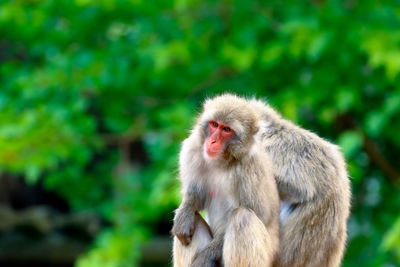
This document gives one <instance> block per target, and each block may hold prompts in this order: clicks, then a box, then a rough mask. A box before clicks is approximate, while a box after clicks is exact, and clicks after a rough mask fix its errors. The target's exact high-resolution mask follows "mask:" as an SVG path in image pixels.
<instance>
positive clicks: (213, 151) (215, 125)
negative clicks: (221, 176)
mask: <svg viewBox="0 0 400 267" xmlns="http://www.w3.org/2000/svg"><path fill="white" fill-rule="evenodd" d="M208 130H209V133H210V134H209V136H208V137H207V140H206V153H207V155H208V156H210V157H212V158H213V157H216V156H218V155H220V154H221V153H222V149H223V147H224V144H225V142H226V141H228V140H229V139H231V138H232V135H233V134H234V131H233V130H232V129H231V128H230V127H229V126H227V125H225V124H223V123H222V122H220V121H209V122H208Z"/></svg>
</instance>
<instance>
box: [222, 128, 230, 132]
mask: <svg viewBox="0 0 400 267" xmlns="http://www.w3.org/2000/svg"><path fill="white" fill-rule="evenodd" d="M223 130H224V131H225V132H227V133H229V132H230V131H231V128H229V127H224V128H223Z"/></svg>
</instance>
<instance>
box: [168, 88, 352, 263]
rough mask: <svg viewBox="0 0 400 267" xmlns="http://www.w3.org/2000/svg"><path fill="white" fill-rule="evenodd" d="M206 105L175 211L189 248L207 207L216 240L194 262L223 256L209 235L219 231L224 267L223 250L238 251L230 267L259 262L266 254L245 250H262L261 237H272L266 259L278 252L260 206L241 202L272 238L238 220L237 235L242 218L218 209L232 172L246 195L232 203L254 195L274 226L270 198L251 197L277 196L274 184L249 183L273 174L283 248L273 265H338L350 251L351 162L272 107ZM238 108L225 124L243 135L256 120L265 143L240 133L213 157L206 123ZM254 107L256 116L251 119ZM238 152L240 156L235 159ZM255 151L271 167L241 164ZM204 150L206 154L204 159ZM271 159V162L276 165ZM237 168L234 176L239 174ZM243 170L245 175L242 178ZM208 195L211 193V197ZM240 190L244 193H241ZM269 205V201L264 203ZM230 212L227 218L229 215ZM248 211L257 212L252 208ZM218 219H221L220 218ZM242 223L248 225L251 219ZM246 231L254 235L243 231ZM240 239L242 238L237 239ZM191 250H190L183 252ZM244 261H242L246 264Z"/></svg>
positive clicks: (187, 146) (185, 156)
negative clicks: (196, 222) (261, 172)
mask: <svg viewBox="0 0 400 267" xmlns="http://www.w3.org/2000/svg"><path fill="white" fill-rule="evenodd" d="M212 103H223V104H219V106H216V105H209V107H208V104H212ZM205 106H206V108H205V113H204V114H203V115H202V116H201V117H200V119H199V122H198V124H197V125H196V127H195V128H194V130H193V132H192V135H191V136H190V137H189V138H188V139H187V140H186V141H185V143H184V146H183V149H182V154H181V162H180V164H181V176H182V183H183V190H182V192H183V202H182V205H181V206H180V208H179V209H178V211H177V214H176V219H175V226H174V231H173V232H174V233H175V235H176V236H177V237H178V238H179V240H181V241H182V243H183V244H184V245H187V244H188V243H190V241H191V240H192V237H193V241H192V242H194V241H195V239H197V237H196V234H195V236H193V233H195V232H196V231H197V230H196V228H195V225H194V223H193V221H194V218H195V217H194V215H193V213H194V212H193V211H196V210H201V209H203V208H206V209H208V210H209V213H210V224H211V226H212V227H211V233H210V235H209V236H208V237H209V240H211V241H210V242H209V243H208V245H207V246H206V248H207V249H209V248H213V249H214V250H213V251H215V252H214V253H215V254H213V253H211V252H210V250H207V249H206V250H205V251H206V253H203V252H201V250H200V252H197V254H196V255H197V258H196V256H195V262H197V261H196V260H197V259H199V258H202V255H212V256H213V259H217V258H218V256H220V246H221V242H220V241H216V242H215V243H214V239H212V236H211V235H212V234H214V232H215V233H216V236H217V237H218V235H220V234H221V229H222V228H223V229H224V231H225V235H224V237H225V238H224V240H225V242H223V253H224V254H223V260H224V261H225V263H227V261H226V259H227V258H228V257H227V256H226V254H225V250H228V251H229V250H230V251H235V253H234V254H231V255H234V256H235V260H234V261H230V262H229V264H225V266H243V265H245V266H253V265H252V260H253V259H256V261H257V259H258V257H261V255H260V254H259V255H257V256H255V257H249V256H248V254H246V253H248V250H246V247H247V246H248V245H247V244H254V243H256V244H257V245H259V247H262V246H263V245H261V244H263V241H260V240H261V238H263V237H265V236H267V238H266V239H264V240H267V244H268V245H269V247H268V249H264V251H265V254H268V253H269V254H270V255H273V254H274V252H275V251H276V247H273V244H275V245H276V244H278V242H277V241H274V240H275V238H272V239H271V237H270V236H271V233H275V232H274V230H275V227H276V226H274V225H273V224H267V223H266V220H265V219H263V218H265V216H263V215H262V214H263V213H262V212H260V211H258V210H257V208H252V207H251V206H249V205H247V206H246V205H244V206H245V207H246V208H247V209H248V210H251V209H253V211H254V212H255V215H253V216H251V218H252V219H254V220H253V222H254V221H257V219H258V218H259V219H261V221H262V222H263V223H264V225H265V226H266V228H265V229H266V231H265V232H267V233H264V231H258V232H256V231H254V232H251V231H253V230H255V228H256V227H251V226H249V227H247V226H246V227H243V226H244V225H247V224H243V223H242V224H240V223H239V225H241V226H242V227H240V231H236V232H235V231H233V232H231V231H232V228H234V227H235V225H237V224H235V223H237V220H240V218H241V217H239V216H237V217H235V214H237V213H235V212H228V209H227V208H226V207H227V206H228V205H227V204H225V205H222V204H218V205H216V200H217V199H216V198H213V197H211V195H212V192H217V191H216V190H214V189H213V188H218V190H219V191H222V193H223V194H224V196H226V195H229V194H230V193H229V194H227V193H226V192H227V191H226V189H225V188H232V187H229V186H232V184H230V183H229V182H227V179H226V178H227V177H235V175H232V173H235V174H236V173H237V176H238V177H240V178H242V179H239V181H240V182H241V183H243V182H245V183H244V184H242V186H241V187H238V188H240V190H241V191H239V199H237V198H236V199H231V200H230V201H228V203H237V201H239V205H237V206H243V204H242V203H243V202H242V200H241V199H242V196H246V197H247V198H248V197H249V196H251V199H253V201H254V203H253V202H252V204H251V205H253V206H254V205H255V206H256V207H258V209H260V208H261V207H263V208H264V209H266V210H267V211H268V212H270V213H271V214H269V216H270V217H269V218H270V221H274V216H273V215H274V214H275V213H274V210H275V208H274V202H273V201H271V199H270V200H265V199H262V198H260V197H258V198H257V199H256V200H254V197H253V196H254V195H263V194H267V195H269V196H270V197H273V194H272V193H273V185H269V186H260V185H255V183H254V182H253V183H249V180H251V181H253V179H248V178H250V177H253V176H254V177H256V178H257V179H255V180H256V181H257V183H261V182H259V181H258V178H261V177H264V178H265V179H266V180H268V181H269V178H270V176H269V172H271V170H273V172H274V177H275V180H276V184H277V187H278V191H279V197H280V201H281V206H280V228H279V249H278V251H277V255H276V257H275V259H274V262H273V266H274V267H286V266H291V267H292V266H293V267H296V266H299V267H300V266H307V267H308V266H311V267H312V266H321V267H324V266H329V267H336V266H339V265H340V262H341V260H342V257H343V252H344V248H345V242H346V236H347V235H346V229H347V219H348V216H349V210H350V196H351V193H350V182H349V179H348V177H347V172H346V165H345V162H344V159H343V156H342V154H341V153H340V151H339V148H338V147H337V146H335V145H333V144H331V143H329V142H327V141H325V140H323V139H321V138H320V137H318V136H317V135H316V134H314V133H311V132H309V131H307V130H304V129H302V128H300V127H298V126H296V125H294V124H293V123H292V122H290V121H288V120H285V119H283V118H282V117H281V116H280V115H279V114H278V113H277V112H276V111H275V110H273V109H272V108H271V107H270V106H268V105H267V104H266V103H264V102H262V101H260V100H255V99H252V100H245V99H243V98H239V97H237V96H233V95H223V96H219V97H216V98H215V99H214V100H212V101H208V102H206V105H205ZM218 107H220V109H218ZM215 110H219V113H215ZM236 110H239V112H238V114H240V115H239V116H238V117H236V120H234V121H229V122H228V121H226V124H227V125H229V127H231V128H230V129H233V130H234V132H235V133H241V132H243V130H244V129H247V127H248V126H247V125H249V124H248V123H249V121H250V120H254V121H256V122H257V123H258V125H257V126H258V127H259V129H258V132H257V135H256V136H257V137H259V135H261V140H260V139H259V138H256V139H255V140H256V141H248V140H249V139H248V137H245V138H243V136H244V135H238V137H236V135H233V136H232V137H231V138H230V139H228V141H226V142H225V143H224V146H223V147H222V151H223V152H221V153H222V155H223V156H220V157H216V158H214V157H212V156H213V149H212V148H211V149H208V150H207V145H206V144H207V141H208V140H212V138H211V139H210V137H211V136H212V131H211V132H210V129H211V128H210V127H209V126H206V124H207V123H213V122H214V121H215V122H216V123H217V124H218V121H219V118H220V117H219V116H220V115H218V116H216V117H213V115H214V114H225V116H229V115H230V114H236V112H237V111H236ZM254 110H255V113H256V115H254ZM223 118H225V117H223ZM252 118H256V119H252ZM224 122H225V121H224ZM252 123H253V122H251V123H250V125H251V124H252ZM257 123H256V124H257ZM223 125H225V124H223ZM224 127H225V126H224ZM235 130H236V131H235ZM254 131H256V130H254ZM250 132H251V131H250ZM246 136H250V140H251V137H252V135H251V134H249V135H246ZM253 138H254V136H253ZM238 139H239V140H238ZM235 141H236V142H235ZM208 142H212V141H208ZM203 143H205V145H203ZM232 145H234V146H232ZM242 146H246V147H249V146H250V147H252V149H248V148H247V149H244V148H243V147H242ZM260 147H262V148H263V150H264V151H266V152H267V154H268V156H269V157H264V155H263V153H262V151H260ZM256 148H257V149H256ZM237 152H239V155H241V157H237V155H236V153H237ZM254 152H257V153H258V155H262V156H261V157H259V156H257V157H255V160H256V161H257V162H259V161H264V160H265V163H262V164H265V166H267V167H265V168H264V169H263V168H262V167H260V166H258V165H256V166H254V164H248V163H247V161H242V160H240V158H243V157H244V158H246V157H253V158H254ZM200 153H203V155H204V157H203V158H202V157H201V156H200ZM221 153H220V154H221ZM252 155H253V156H252ZM236 158H238V159H239V164H237V167H236V168H232V167H230V166H231V165H230V164H231V163H230V162H231V161H230V160H228V159H233V160H235V159H236ZM263 158H265V159H263ZM269 159H271V161H272V166H271V165H270V164H271V163H270V161H269ZM257 164H258V163H257ZM212 166H216V167H212ZM224 166H226V168H227V169H225V171H224V170H223V167H224ZM234 169H235V170H237V171H236V172H234ZM257 170H265V172H267V174H266V175H256V174H254V171H257ZM240 172H242V173H243V174H242V175H240V174H239V173H240ZM245 178H246V179H245ZM229 181H233V179H229ZM216 185H217V186H216ZM247 185H248V186H247ZM210 186H211V187H210ZM233 188H234V189H235V188H236V187H235V186H234V187H233ZM208 191H210V196H208V195H207V192H208ZM240 192H243V195H242V193H240ZM215 194H216V193H214V195H215ZM219 194H221V193H219ZM236 196H237V195H236ZM226 199H228V198H226ZM272 200H274V199H272ZM267 201H268V204H265V203H266V202H267ZM260 205H261V207H260ZM221 206H222V207H225V209H223V208H220V207H221ZM235 207H236V206H235ZM229 210H230V211H231V210H233V209H232V208H231V209H229ZM242 211H243V210H242ZM264 213H265V211H264ZM227 214H230V216H228V215H227ZM249 214H252V213H251V211H250V212H249V213H248V215H249ZM185 217H187V218H185ZM217 218H223V220H220V219H217ZM245 221H246V222H250V221H251V220H245ZM255 224H256V223H254V224H253V225H255ZM221 227H222V228H221ZM263 230H264V229H263ZM244 231H249V232H251V233H250V234H249V233H244ZM222 232H223V231H222ZM237 235H240V236H239V237H238V236H237ZM216 240H218V239H216ZM228 241H229V242H228ZM274 242H275V243H274ZM177 244H178V245H177ZM214 244H215V246H214ZM175 245H176V246H175V251H174V252H177V251H179V250H180V249H182V250H183V251H185V249H186V248H187V247H185V246H182V247H179V245H180V242H175ZM188 250H189V249H186V251H188ZM176 255H177V254H176V253H175V256H176ZM267 257H268V256H267ZM239 258H240V260H239ZM242 259H245V260H244V261H242ZM268 259H270V258H268ZM188 262H190V261H188ZM243 262H246V264H242V263H243ZM266 262H268V261H266ZM188 265H189V264H188V263H186V265H185V264H184V265H176V266H188ZM266 265H268V264H259V266H266ZM196 266H198V265H196ZM205 266H206V265H205Z"/></svg>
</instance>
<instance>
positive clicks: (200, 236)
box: [173, 214, 212, 267]
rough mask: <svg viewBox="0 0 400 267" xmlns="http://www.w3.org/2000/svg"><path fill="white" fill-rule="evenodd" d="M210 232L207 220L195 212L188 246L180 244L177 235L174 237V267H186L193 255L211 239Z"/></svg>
mask: <svg viewBox="0 0 400 267" xmlns="http://www.w3.org/2000/svg"><path fill="white" fill-rule="evenodd" d="M211 239H212V234H211V230H210V227H209V226H208V224H207V222H206V221H205V220H204V219H203V218H202V217H201V216H200V215H199V214H196V223H195V232H194V234H193V237H192V241H191V242H190V244H189V245H188V246H184V245H182V243H181V242H180V241H179V239H178V238H177V237H174V244H173V262H174V267H187V266H190V264H191V263H192V259H193V256H194V255H195V254H196V252H197V251H200V250H202V249H203V248H204V247H205V246H207V244H208V243H209V242H210V241H211Z"/></svg>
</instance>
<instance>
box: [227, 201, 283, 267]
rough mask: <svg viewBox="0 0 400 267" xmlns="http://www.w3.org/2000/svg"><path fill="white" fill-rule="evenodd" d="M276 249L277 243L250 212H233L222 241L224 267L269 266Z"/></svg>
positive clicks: (247, 210)
mask: <svg viewBox="0 0 400 267" xmlns="http://www.w3.org/2000/svg"><path fill="white" fill-rule="evenodd" d="M277 248H278V243H277V241H273V238H271V235H270V233H269V232H268V231H267V229H266V227H265V226H264V224H263V223H262V222H261V220H260V219H259V218H258V217H257V215H256V214H255V213H254V212H253V211H252V210H249V209H246V208H238V209H236V210H234V211H233V213H232V218H231V222H230V223H229V224H228V227H227V230H226V233H225V239H224V247H223V261H224V266H225V267H233V266H238V267H242V266H246V267H253V266H254V267H259V266H271V264H272V261H273V257H274V255H275V252H276V251H277Z"/></svg>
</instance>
